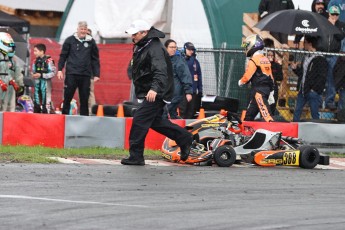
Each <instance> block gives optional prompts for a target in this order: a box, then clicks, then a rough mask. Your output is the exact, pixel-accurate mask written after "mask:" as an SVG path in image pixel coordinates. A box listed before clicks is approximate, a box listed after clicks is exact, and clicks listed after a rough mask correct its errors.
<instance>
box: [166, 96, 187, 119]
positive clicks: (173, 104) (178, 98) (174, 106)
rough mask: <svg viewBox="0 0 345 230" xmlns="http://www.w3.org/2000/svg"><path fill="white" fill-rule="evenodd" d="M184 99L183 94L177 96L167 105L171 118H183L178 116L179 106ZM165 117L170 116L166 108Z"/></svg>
mask: <svg viewBox="0 0 345 230" xmlns="http://www.w3.org/2000/svg"><path fill="white" fill-rule="evenodd" d="M182 99H183V98H182V96H175V97H174V98H173V99H172V100H171V103H170V104H168V105H167V107H168V112H169V115H170V119H181V117H179V116H178V113H177V107H178V105H179V104H180V103H181V101H182ZM163 117H164V118H169V116H168V113H167V111H166V110H164V113H163Z"/></svg>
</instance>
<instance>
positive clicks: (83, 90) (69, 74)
mask: <svg viewBox="0 0 345 230" xmlns="http://www.w3.org/2000/svg"><path fill="white" fill-rule="evenodd" d="M87 33H88V30H87V23H86V22H85V21H81V22H79V23H78V28H77V32H76V33H74V34H73V35H72V36H70V37H68V38H67V39H66V40H65V42H64V43H63V45H62V49H61V53H60V59H59V63H58V73H57V77H58V78H59V79H60V80H61V79H63V78H64V76H63V73H62V69H63V68H64V67H65V64H66V78H65V88H64V102H63V108H62V113H63V114H69V112H70V103H71V101H72V99H73V96H74V93H75V91H76V90H77V88H78V91H79V100H80V115H84V116H88V115H89V105H88V101H89V95H90V82H91V77H93V78H94V82H97V81H99V79H100V78H99V77H100V62H99V51H98V47H97V45H96V42H95V40H94V39H93V38H92V37H91V36H90V35H88V34H87Z"/></svg>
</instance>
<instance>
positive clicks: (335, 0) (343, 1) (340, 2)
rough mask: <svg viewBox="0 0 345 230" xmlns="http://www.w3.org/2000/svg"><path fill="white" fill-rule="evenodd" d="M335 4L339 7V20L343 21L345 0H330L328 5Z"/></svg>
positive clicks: (344, 20)
mask: <svg viewBox="0 0 345 230" xmlns="http://www.w3.org/2000/svg"><path fill="white" fill-rule="evenodd" d="M333 5H336V6H338V7H339V8H340V15H339V20H340V21H342V22H344V23H345V0H331V1H329V3H328V7H331V6H333Z"/></svg>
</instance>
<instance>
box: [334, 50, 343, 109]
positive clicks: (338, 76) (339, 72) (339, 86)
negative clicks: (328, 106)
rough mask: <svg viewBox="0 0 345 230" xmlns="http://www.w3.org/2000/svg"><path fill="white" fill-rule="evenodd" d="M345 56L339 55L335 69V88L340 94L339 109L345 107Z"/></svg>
mask: <svg viewBox="0 0 345 230" xmlns="http://www.w3.org/2000/svg"><path fill="white" fill-rule="evenodd" d="M344 66H345V57H344V56H341V57H338V60H337V62H336V64H335V66H334V69H333V75H334V84H335V89H336V91H337V92H338V94H339V101H338V111H339V110H343V109H345V68H344Z"/></svg>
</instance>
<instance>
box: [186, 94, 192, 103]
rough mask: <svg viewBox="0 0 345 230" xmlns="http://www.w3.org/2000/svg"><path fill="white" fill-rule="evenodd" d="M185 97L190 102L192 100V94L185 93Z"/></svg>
mask: <svg viewBox="0 0 345 230" xmlns="http://www.w3.org/2000/svg"><path fill="white" fill-rule="evenodd" d="M186 99H187V101H188V102H190V101H191V100H192V94H186Z"/></svg>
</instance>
